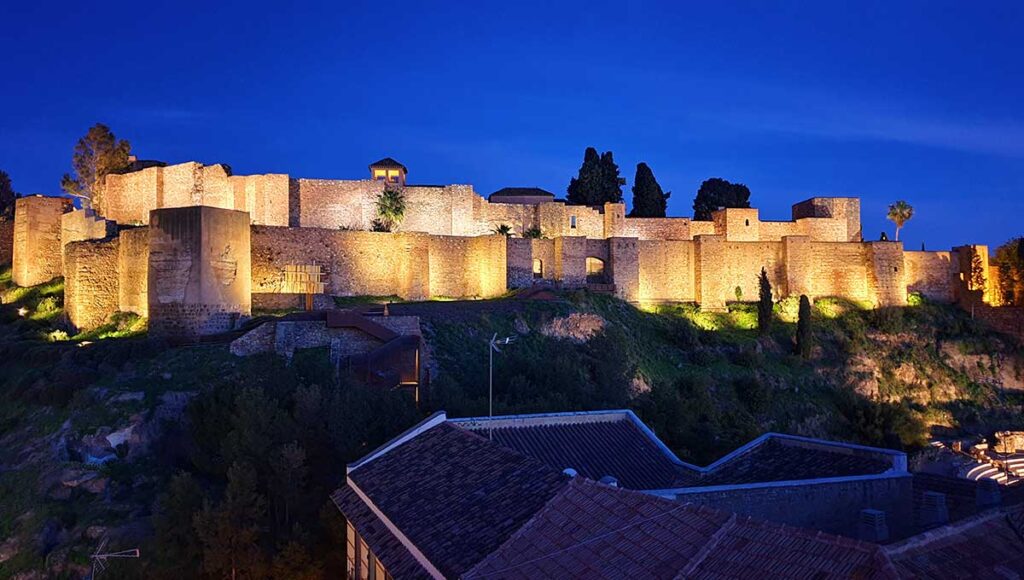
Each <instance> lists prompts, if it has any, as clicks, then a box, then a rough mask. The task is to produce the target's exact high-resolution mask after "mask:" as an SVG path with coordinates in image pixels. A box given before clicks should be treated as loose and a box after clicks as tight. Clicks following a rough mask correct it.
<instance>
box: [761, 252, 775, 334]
mask: <svg viewBox="0 0 1024 580" xmlns="http://www.w3.org/2000/svg"><path fill="white" fill-rule="evenodd" d="M757 287H758V300H757V331H758V332H759V333H760V334H761V335H762V336H766V335H767V334H768V333H769V332H771V329H772V308H773V304H772V284H771V282H769V281H768V271H767V270H765V269H764V268H761V276H760V277H759V278H758V282H757Z"/></svg>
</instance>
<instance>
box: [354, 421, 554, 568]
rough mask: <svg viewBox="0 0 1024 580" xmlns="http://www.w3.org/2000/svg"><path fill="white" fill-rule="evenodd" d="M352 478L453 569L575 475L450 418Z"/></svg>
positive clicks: (477, 556) (494, 544) (440, 563)
mask: <svg viewBox="0 0 1024 580" xmlns="http://www.w3.org/2000/svg"><path fill="white" fill-rule="evenodd" d="M349 479H350V480H351V481H352V482H353V483H355V485H357V486H358V487H359V489H361V490H362V491H363V492H364V493H365V494H366V495H367V496H368V497H369V498H370V500H371V501H372V502H373V503H374V505H376V507H377V509H379V510H381V512H382V513H384V514H386V515H387V517H388V518H389V519H390V520H391V521H392V522H393V523H394V524H395V525H396V526H397V527H398V528H399V529H401V530H402V532H403V533H404V534H405V535H406V537H408V538H409V540H410V541H411V542H413V543H414V544H415V545H416V546H417V547H418V549H419V550H421V551H422V552H423V554H424V555H425V556H426V557H427V559H428V560H430V562H432V563H433V564H434V565H435V566H437V567H438V568H439V569H440V570H441V572H442V573H443V574H444V575H445V576H458V575H459V574H461V573H463V572H464V571H465V570H467V569H469V567H470V566H472V565H473V564H475V563H477V562H479V561H480V560H482V559H483V558H484V557H485V556H486V555H487V554H489V553H491V552H492V551H494V550H495V549H497V548H498V546H500V545H501V544H502V543H503V542H504V541H505V540H506V539H507V538H508V537H509V536H510V535H511V534H512V533H513V532H515V531H516V530H517V529H519V527H520V526H522V524H523V523H525V522H526V521H527V520H528V519H529V518H530V517H532V516H533V514H534V513H536V512H537V511H538V510H539V509H540V508H541V507H542V506H543V505H544V504H545V503H546V502H547V501H548V500H549V499H550V498H551V497H552V496H554V495H555V494H556V493H557V492H558V490H559V489H561V488H562V487H564V486H565V485H566V483H567V478H566V477H565V476H563V475H562V474H561V473H559V472H558V471H555V470H552V469H550V468H548V467H546V466H545V465H543V464H541V463H540V462H538V461H536V460H533V459H531V458H529V457H526V456H523V455H521V454H519V453H515V452H514V451H512V450H509V449H506V448H504V447H500V446H497V445H494V444H493V443H491V442H489V441H487V440H486V439H484V438H481V437H480V436H479V435H476V434H474V433H470V432H468V431H465V430H463V429H458V428H456V427H453V426H451V425H448V424H444V423H442V424H439V425H437V426H435V427H432V428H430V429H428V430H426V431H424V432H422V433H419V434H417V435H416V436H415V437H413V438H411V439H409V440H408V441H406V442H404V443H402V444H401V445H399V446H398V447H395V448H393V449H391V450H390V451H387V452H386V453H384V454H383V455H380V456H379V457H377V458H375V459H373V460H372V461H370V462H368V463H363V464H361V465H358V466H357V467H354V468H352V469H351V471H350V472H349Z"/></svg>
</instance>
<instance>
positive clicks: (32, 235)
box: [12, 195, 67, 286]
mask: <svg viewBox="0 0 1024 580" xmlns="http://www.w3.org/2000/svg"><path fill="white" fill-rule="evenodd" d="M66 206H67V200H65V199H63V198H59V197H44V196H41V195H33V196H30V197H22V198H19V199H18V200H17V201H16V202H15V204H14V250H13V259H12V277H13V280H14V283H15V284H17V285H18V286H35V285H36V284H42V283H43V282H48V281H50V280H52V279H54V278H57V277H59V276H62V275H63V271H62V263H63V257H62V254H61V244H60V233H61V216H62V215H63V214H64V209H65V207H66Z"/></svg>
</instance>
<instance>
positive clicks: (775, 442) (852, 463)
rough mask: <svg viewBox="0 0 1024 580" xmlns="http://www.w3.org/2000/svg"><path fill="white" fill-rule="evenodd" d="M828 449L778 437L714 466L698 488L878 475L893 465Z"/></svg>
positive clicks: (859, 455) (699, 483)
mask: <svg viewBox="0 0 1024 580" xmlns="http://www.w3.org/2000/svg"><path fill="white" fill-rule="evenodd" d="M839 449H840V448H838V447H836V448H835V450H830V449H829V448H828V447H827V446H824V445H814V446H809V445H805V444H801V442H800V441H799V440H798V439H794V438H787V437H779V436H774V437H771V438H768V439H767V440H765V441H763V442H761V443H760V444H759V445H757V446H756V447H754V448H752V449H749V450H747V451H746V452H744V453H742V454H739V455H737V456H736V457H735V458H731V459H729V460H727V461H725V462H724V463H721V464H718V465H713V466H712V467H713V468H712V469H711V470H710V471H708V473H707V474H706V475H705V476H704V477H703V478H701V480H700V482H698V483H696V484H695V485H702V486H703V485H736V484H743V483H760V482H768V481H788V480H800V479H819V478H826V477H847V476H853V475H874V474H879V473H883V472H885V471H887V470H889V469H890V468H892V462H891V461H887V460H885V459H883V458H880V457H874V456H871V455H866V454H854V453H842V452H840V451H839Z"/></svg>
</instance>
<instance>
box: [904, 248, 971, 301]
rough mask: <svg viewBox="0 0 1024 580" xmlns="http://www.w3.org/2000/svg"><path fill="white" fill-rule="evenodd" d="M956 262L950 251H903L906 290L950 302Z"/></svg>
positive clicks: (952, 295)
mask: <svg viewBox="0 0 1024 580" xmlns="http://www.w3.org/2000/svg"><path fill="white" fill-rule="evenodd" d="M957 266H958V264H957V263H956V261H955V260H954V259H953V255H952V253H951V252H911V251H907V252H903V267H904V269H905V271H906V281H907V292H918V293H920V294H921V295H922V296H924V297H926V298H929V299H931V300H937V301H940V302H952V301H953V300H954V299H955V292H954V291H953V289H954V287H955V285H956V281H957V279H958V277H957V274H958V269H957Z"/></svg>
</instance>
